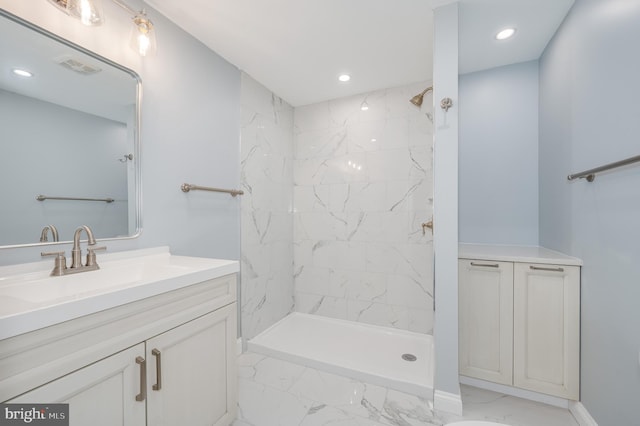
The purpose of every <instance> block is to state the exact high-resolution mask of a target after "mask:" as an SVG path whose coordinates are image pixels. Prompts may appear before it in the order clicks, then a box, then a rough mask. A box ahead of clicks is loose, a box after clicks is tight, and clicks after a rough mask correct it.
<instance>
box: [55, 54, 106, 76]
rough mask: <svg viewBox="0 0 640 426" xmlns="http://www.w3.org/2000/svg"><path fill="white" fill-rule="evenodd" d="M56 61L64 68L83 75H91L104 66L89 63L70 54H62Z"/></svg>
mask: <svg viewBox="0 0 640 426" xmlns="http://www.w3.org/2000/svg"><path fill="white" fill-rule="evenodd" d="M55 61H56V62H57V63H58V64H60V65H61V66H63V67H64V68H66V69H68V70H71V71H74V72H77V73H78V74H82V75H91V74H96V73H99V72H100V71H102V68H100V67H98V66H95V65H90V64H87V63H86V62H82V61H81V60H79V59H76V58H72V57H70V56H62V57H60V58H56V60H55Z"/></svg>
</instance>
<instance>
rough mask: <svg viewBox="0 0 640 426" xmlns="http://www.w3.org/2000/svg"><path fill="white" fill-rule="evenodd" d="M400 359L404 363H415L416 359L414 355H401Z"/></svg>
mask: <svg viewBox="0 0 640 426" xmlns="http://www.w3.org/2000/svg"><path fill="white" fill-rule="evenodd" d="M402 359H404V360H405V361H415V360H417V359H418V358H417V357H416V356H415V355H414V354H402Z"/></svg>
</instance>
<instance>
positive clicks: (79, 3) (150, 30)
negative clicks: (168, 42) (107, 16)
mask: <svg viewBox="0 0 640 426" xmlns="http://www.w3.org/2000/svg"><path fill="white" fill-rule="evenodd" d="M48 1H49V3H51V4H53V5H54V6H56V7H57V8H58V9H59V10H61V11H63V12H64V13H66V14H67V15H69V16H73V17H74V18H77V19H79V20H80V21H81V22H82V23H83V24H85V25H90V26H91V25H100V24H102V23H103V22H104V15H103V13H102V6H101V4H100V0H48ZM111 1H112V2H114V3H115V4H117V5H118V6H120V7H121V8H123V9H124V10H126V11H127V12H128V13H129V14H130V15H131V21H132V22H133V28H132V29H131V36H130V44H131V48H132V49H133V50H135V51H136V52H137V53H138V54H139V55H140V56H153V55H155V53H156V33H155V30H154V27H153V22H151V20H150V19H149V18H148V17H147V13H146V12H145V10H144V9H142V10H140V11H136V10H135V9H133V8H132V7H131V6H129V5H128V4H126V3H125V2H123V1H122V0H111Z"/></svg>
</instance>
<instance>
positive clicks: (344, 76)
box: [338, 74, 351, 83]
mask: <svg viewBox="0 0 640 426" xmlns="http://www.w3.org/2000/svg"><path fill="white" fill-rule="evenodd" d="M338 80H340V81H341V82H343V83H346V82H347V81H349V80H351V76H350V75H349V74H340V75H339V76H338Z"/></svg>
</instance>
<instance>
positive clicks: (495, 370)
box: [458, 260, 513, 385]
mask: <svg viewBox="0 0 640 426" xmlns="http://www.w3.org/2000/svg"><path fill="white" fill-rule="evenodd" d="M458 273H459V283H460V288H459V293H460V296H459V299H460V303H459V312H460V325H459V327H460V332H459V343H460V374H463V375H466V376H471V377H476V378H479V379H483V380H488V381H491V382H496V383H502V384H508V385H510V384H511V383H512V381H513V369H512V365H513V263H511V262H487V261H468V260H461V261H460V263H459V272H458Z"/></svg>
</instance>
